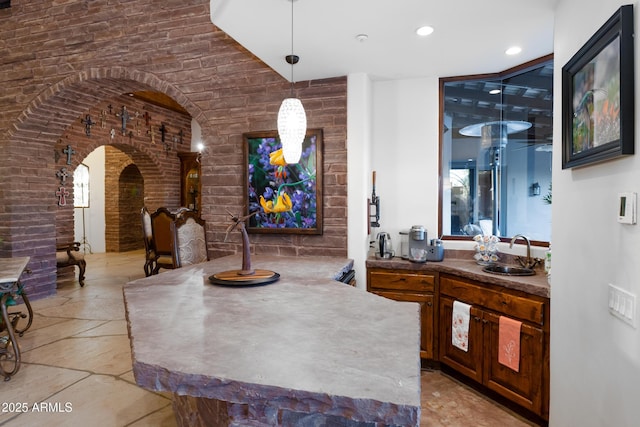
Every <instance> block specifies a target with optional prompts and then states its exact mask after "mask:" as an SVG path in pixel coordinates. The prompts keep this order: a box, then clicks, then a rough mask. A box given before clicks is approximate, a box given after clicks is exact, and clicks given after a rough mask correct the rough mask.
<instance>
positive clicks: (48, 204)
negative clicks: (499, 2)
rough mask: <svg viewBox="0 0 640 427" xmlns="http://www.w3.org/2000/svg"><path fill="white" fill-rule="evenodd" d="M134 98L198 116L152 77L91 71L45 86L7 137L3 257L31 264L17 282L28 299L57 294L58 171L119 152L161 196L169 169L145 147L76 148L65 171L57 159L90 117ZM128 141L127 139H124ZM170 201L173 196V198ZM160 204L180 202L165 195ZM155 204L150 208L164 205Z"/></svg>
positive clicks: (91, 144) (119, 70)
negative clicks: (167, 101)
mask: <svg viewBox="0 0 640 427" xmlns="http://www.w3.org/2000/svg"><path fill="white" fill-rule="evenodd" d="M140 90H152V91H158V92H163V93H164V94H166V95H168V96H170V97H171V98H173V99H174V100H175V101H177V102H178V103H179V104H180V105H181V106H182V107H183V108H185V109H186V110H187V111H188V112H189V113H190V114H191V116H192V117H193V116H199V115H201V111H200V109H199V108H198V107H197V106H196V105H195V104H193V103H192V102H191V101H190V100H189V99H188V98H187V97H186V96H185V95H184V94H183V93H181V92H180V91H179V90H178V89H177V88H175V87H174V86H173V85H171V84H169V83H167V82H166V81H162V80H160V79H159V78H158V77H157V76H156V75H154V74H151V73H147V72H142V71H137V70H130V69H127V68H123V67H113V68H95V69H89V70H86V71H82V72H79V73H76V74H74V75H71V76H69V77H67V78H65V79H63V80H61V81H60V82H58V83H56V84H54V85H52V86H50V87H49V88H47V89H46V90H44V91H43V92H42V93H40V94H39V95H38V96H37V97H35V98H34V99H33V101H32V102H31V103H30V104H29V106H28V107H27V108H25V109H24V110H23V112H22V113H21V114H20V115H19V117H18V119H17V120H16V121H15V122H14V123H13V125H12V127H11V128H10V129H9V132H8V143H7V144H6V146H5V148H4V150H5V155H6V159H7V162H8V163H9V171H10V172H9V174H10V176H9V177H8V179H6V183H7V185H5V186H4V188H2V189H0V192H1V193H2V199H3V200H4V202H5V208H4V209H3V210H2V211H0V223H1V224H2V227H0V238H2V240H3V244H2V249H1V250H0V255H1V256H7V257H9V256H30V257H31V261H30V263H29V268H30V269H31V270H32V274H31V275H29V276H28V277H25V278H23V282H24V284H25V286H26V289H27V292H29V294H30V295H32V296H33V297H34V298H39V297H43V296H47V295H52V294H54V293H55V289H56V265H55V246H56V214H57V207H56V204H55V199H54V198H52V195H53V194H55V192H56V190H57V189H58V188H57V187H58V186H59V185H60V182H59V181H57V180H56V175H55V172H56V171H57V170H59V169H60V167H61V165H64V166H65V167H67V168H68V169H69V170H70V171H73V169H75V167H76V166H77V164H79V163H80V161H81V160H82V159H83V158H84V157H85V156H86V155H87V154H89V153H90V152H91V151H93V150H94V149H95V148H96V147H98V146H101V145H109V144H113V145H119V146H122V147H124V150H123V151H125V152H128V154H130V155H132V158H134V161H136V162H137V161H139V162H140V165H138V167H139V168H140V171H141V173H142V174H143V176H145V174H146V176H145V181H147V182H149V183H150V187H151V188H153V187H154V186H155V187H156V189H157V190H158V191H157V192H156V193H155V194H162V191H163V188H164V187H166V185H167V182H168V179H169V178H167V175H168V174H171V173H172V172H174V171H175V169H173V170H172V169H171V168H166V167H161V166H160V165H159V163H161V162H162V161H163V160H162V158H161V157H160V156H158V155H157V153H155V154H154V152H153V150H151V147H150V146H148V145H145V144H140V143H135V141H134V142H133V143H128V142H127V138H125V137H121V138H119V139H118V140H116V141H105V140H104V139H102V140H98V139H90V140H88V141H87V142H86V144H83V145H81V146H80V145H78V146H75V147H74V148H73V149H74V151H75V155H74V156H73V157H72V161H71V164H70V165H67V164H66V162H65V159H62V158H61V156H62V155H61V154H60V151H61V148H62V147H64V146H65V145H66V142H67V141H66V140H64V135H65V133H67V132H69V131H70V129H74V128H76V130H77V128H79V127H80V125H79V124H78V120H79V118H80V117H83V116H84V114H85V113H86V112H88V111H91V110H95V109H96V108H99V109H100V108H103V107H104V106H105V105H106V104H108V103H109V101H110V100H114V99H118V97H121V96H123V94H126V93H129V92H135V91H140ZM129 140H130V141H131V139H129ZM174 193H175V191H174ZM166 197H169V198H171V197H179V196H176V195H175V194H168V195H167V196H166ZM164 202H165V200H163V199H162V198H161V197H158V198H156V199H155V200H152V201H151V204H152V205H154V204H158V205H159V204H162V203H164Z"/></svg>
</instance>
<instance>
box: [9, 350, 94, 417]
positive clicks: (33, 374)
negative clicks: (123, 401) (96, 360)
mask: <svg viewBox="0 0 640 427" xmlns="http://www.w3.org/2000/svg"><path fill="white" fill-rule="evenodd" d="M87 376H89V373H87V372H81V371H77V370H71V369H64V368H58V367H53V366H42V365H30V364H27V363H22V364H21V366H20V370H19V371H18V373H17V374H16V375H15V376H13V377H12V378H11V380H10V381H0V404H7V405H8V404H10V403H13V404H14V405H13V408H10V407H6V408H0V424H2V423H3V422H5V421H7V420H8V419H10V418H13V417H15V416H16V415H18V414H19V412H17V411H16V410H17V409H19V408H22V407H23V406H22V404H26V406H27V409H30V408H31V406H32V405H33V404H34V403H37V402H41V401H43V400H45V399H48V398H49V397H51V396H53V395H54V394H55V393H58V392H59V391H60V390H64V389H65V388H66V387H69V386H70V385H72V384H73V383H75V382H77V381H80V380H81V379H83V378H86V377H87ZM17 403H19V404H20V405H19V406H16V405H15V404H17ZM3 409H4V410H7V412H5V411H4V410H3ZM9 409H11V410H9ZM23 425H24V424H23Z"/></svg>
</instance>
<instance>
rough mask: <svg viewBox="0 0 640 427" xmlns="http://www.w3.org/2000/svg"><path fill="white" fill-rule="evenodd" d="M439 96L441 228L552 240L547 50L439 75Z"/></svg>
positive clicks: (464, 233)
mask: <svg viewBox="0 0 640 427" xmlns="http://www.w3.org/2000/svg"><path fill="white" fill-rule="evenodd" d="M440 102H441V111H442V114H441V121H442V123H441V125H442V126H441V129H442V133H441V137H440V143H441V147H440V151H441V155H442V159H441V167H442V171H441V173H442V184H441V197H440V201H441V215H440V235H445V236H459V237H457V238H463V237H462V236H470V237H472V236H474V235H476V234H493V235H496V236H500V237H510V236H513V235H515V234H524V235H526V236H527V237H529V238H530V239H532V240H537V241H543V242H547V241H550V240H551V206H550V203H549V202H550V200H551V197H550V195H551V156H552V149H551V148H552V144H553V140H552V136H553V60H552V58H551V56H548V57H545V58H541V59H539V60H536V61H533V62H531V63H528V64H525V65H523V66H520V67H516V68H514V69H512V70H508V71H505V72H502V73H499V74H494V75H484V76H482V77H479V76H470V77H456V78H444V79H441V80H440ZM453 238H456V237H453Z"/></svg>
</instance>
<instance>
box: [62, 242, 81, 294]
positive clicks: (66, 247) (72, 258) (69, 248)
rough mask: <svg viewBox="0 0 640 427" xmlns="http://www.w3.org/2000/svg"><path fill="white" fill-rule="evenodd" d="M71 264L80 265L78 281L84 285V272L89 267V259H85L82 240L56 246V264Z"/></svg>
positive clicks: (65, 265)
mask: <svg viewBox="0 0 640 427" xmlns="http://www.w3.org/2000/svg"><path fill="white" fill-rule="evenodd" d="M71 265H77V266H78V270H79V273H78V282H80V286H84V272H85V270H86V268H87V261H85V260H84V254H82V253H81V252H80V242H73V243H66V244H62V245H57V246H56V266H57V267H58V268H62V267H68V266H71Z"/></svg>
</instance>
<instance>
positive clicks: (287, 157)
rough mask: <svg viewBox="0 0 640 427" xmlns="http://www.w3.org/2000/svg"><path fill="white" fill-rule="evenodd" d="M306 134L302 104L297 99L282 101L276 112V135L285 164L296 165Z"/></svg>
mask: <svg viewBox="0 0 640 427" xmlns="http://www.w3.org/2000/svg"><path fill="white" fill-rule="evenodd" d="M306 133H307V115H306V113H305V112H304V107H303V106H302V102H301V101H300V100H299V99H298V98H286V99H284V100H283V101H282V104H281V105H280V111H278V135H279V136H280V141H281V142H282V154H283V155H284V161H285V162H287V163H298V161H299V160H300V155H301V154H302V142H303V141H304V137H305V134H306Z"/></svg>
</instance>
